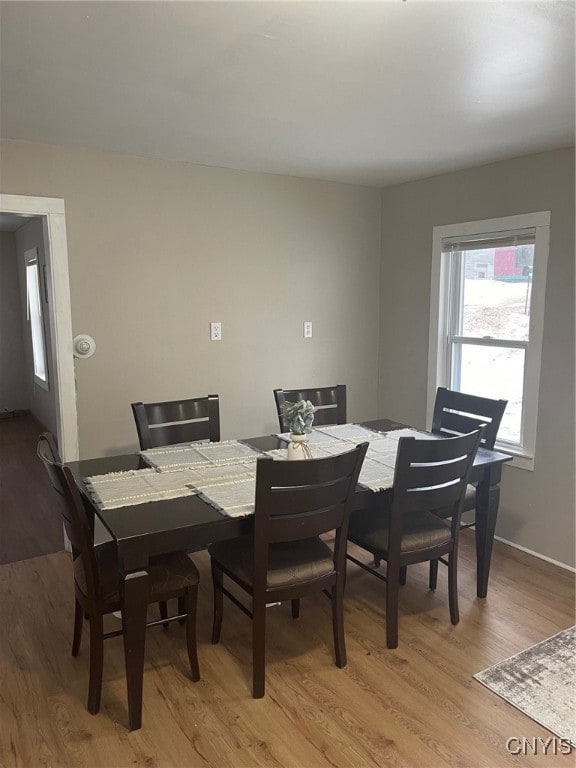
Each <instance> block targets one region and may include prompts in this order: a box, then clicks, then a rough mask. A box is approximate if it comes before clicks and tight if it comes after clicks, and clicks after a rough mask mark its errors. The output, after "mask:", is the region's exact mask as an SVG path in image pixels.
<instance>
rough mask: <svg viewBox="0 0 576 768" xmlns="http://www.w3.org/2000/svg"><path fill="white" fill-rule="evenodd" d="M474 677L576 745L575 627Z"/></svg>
mask: <svg viewBox="0 0 576 768" xmlns="http://www.w3.org/2000/svg"><path fill="white" fill-rule="evenodd" d="M474 677H475V679H476V680H478V681H479V682H480V683H482V684H483V685H485V686H486V687H487V688H489V689H490V690H491V691H493V692H494V693H497V694H498V696H501V697H502V698H503V699H506V701H508V702H509V703H510V704H512V705H513V706H514V707H516V709H519V710H520V711H521V712H524V714H526V715H528V717H531V718H532V720H535V721H536V722H537V723H540V725H543V726H544V728H548V730H549V731H552V733H554V734H555V735H556V736H559V737H560V738H562V739H568V740H569V741H570V742H571V743H572V745H574V746H576V695H575V694H576V627H570V628H569V629H564V630H563V631H562V632H559V633H558V634H557V635H554V636H553V637H549V638H548V639H547V640H543V641H542V642H541V643H538V644H537V645H533V646H532V647H531V648H528V649H527V650H525V651H522V652H521V653H517V654H516V655H515V656H511V657H510V658H509V659H506V660H505V661H501V662H500V663H499V664H495V665H494V666H493V667H489V668H488V669H485V670H484V671H483V672H478V673H477V674H476V675H474ZM528 735H529V734H526V736H528Z"/></svg>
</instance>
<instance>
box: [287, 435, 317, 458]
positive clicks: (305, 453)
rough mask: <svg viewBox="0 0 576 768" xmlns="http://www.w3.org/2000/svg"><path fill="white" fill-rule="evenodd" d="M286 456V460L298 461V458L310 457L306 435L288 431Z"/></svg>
mask: <svg viewBox="0 0 576 768" xmlns="http://www.w3.org/2000/svg"><path fill="white" fill-rule="evenodd" d="M286 458H287V459H288V461H299V460H300V459H311V458H312V452H311V451H310V448H309V446H308V442H307V435H294V434H292V433H290V442H289V443H288V452H287V456H286Z"/></svg>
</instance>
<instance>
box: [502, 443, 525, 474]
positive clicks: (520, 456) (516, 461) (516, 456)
mask: <svg viewBox="0 0 576 768" xmlns="http://www.w3.org/2000/svg"><path fill="white" fill-rule="evenodd" d="M494 450H495V451H500V452H501V453H507V454H508V455H509V456H512V461H509V462H508V463H507V465H506V466H507V467H516V469H526V470H528V471H529V472H533V471H534V456H533V455H532V454H529V453H521V452H520V451H515V450H514V449H511V448H510V447H508V446H506V445H498V442H496V445H495V446H494Z"/></svg>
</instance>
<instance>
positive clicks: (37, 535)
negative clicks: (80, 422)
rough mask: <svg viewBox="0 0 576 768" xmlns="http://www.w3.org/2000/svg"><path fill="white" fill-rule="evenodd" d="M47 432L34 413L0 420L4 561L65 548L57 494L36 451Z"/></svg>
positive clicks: (0, 515) (0, 553)
mask: <svg viewBox="0 0 576 768" xmlns="http://www.w3.org/2000/svg"><path fill="white" fill-rule="evenodd" d="M43 431H44V429H43V427H42V426H41V425H40V424H39V423H38V422H37V421H36V420H35V419H34V418H33V417H32V416H30V415H23V416H15V417H13V418H2V419H0V564H3V563H13V562H15V561H17V560H25V559H27V558H30V557H37V556H38V555H45V554H48V553H50V552H58V551H59V550H61V549H63V548H64V534H63V531H62V518H61V516H60V513H59V509H58V506H57V505H58V503H59V501H58V497H56V500H55V498H54V497H55V494H54V491H53V490H52V486H51V485H50V481H49V479H48V476H47V474H46V470H45V469H44V467H43V466H42V463H41V462H40V460H39V459H38V457H37V456H36V443H37V442H38V436H39V435H40V433H41V432H43Z"/></svg>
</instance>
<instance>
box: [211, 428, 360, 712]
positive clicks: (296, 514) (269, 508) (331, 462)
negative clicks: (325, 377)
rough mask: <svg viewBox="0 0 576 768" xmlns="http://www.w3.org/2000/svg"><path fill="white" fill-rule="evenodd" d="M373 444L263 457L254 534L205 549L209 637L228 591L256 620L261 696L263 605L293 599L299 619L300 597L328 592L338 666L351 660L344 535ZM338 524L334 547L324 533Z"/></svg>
mask: <svg viewBox="0 0 576 768" xmlns="http://www.w3.org/2000/svg"><path fill="white" fill-rule="evenodd" d="M367 448H368V443H362V444H360V445H358V446H356V448H355V449H353V450H351V451H347V452H346V453H342V454H338V455H335V456H330V457H328V458H323V459H307V460H302V461H290V462H289V461H281V460H276V461H275V460H273V459H270V458H264V457H263V458H259V459H258V462H257V469H256V496H255V511H254V530H253V534H252V535H248V536H243V537H241V538H238V539H233V540H231V541H222V542H218V543H216V544H212V545H211V546H210V547H209V548H208V552H209V553H210V561H211V566H212V581H213V585H214V624H213V630H212V642H213V643H218V642H219V640H220V633H221V629H222V617H223V596H224V595H226V597H228V598H229V599H230V600H231V601H232V602H233V603H234V604H235V605H236V606H238V608H240V609H241V610H242V611H243V612H244V613H245V614H246V615H248V616H249V617H250V618H251V619H252V665H253V666H252V677H253V685H252V694H253V697H254V698H255V699H258V698H262V697H263V696H264V689H265V634H266V604H267V603H273V602H284V601H286V600H290V601H291V606H292V616H293V618H298V616H299V613H300V598H301V597H305V596H306V595H308V594H310V593H313V592H315V591H318V590H320V591H323V592H324V593H325V594H327V596H328V597H330V600H331V603H332V630H333V636H334V650H335V657H336V665H337V666H338V667H344V666H346V645H345V639H344V613H343V593H344V582H345V569H346V534H347V530H348V521H349V518H350V511H351V508H352V502H353V499H354V493H355V490H356V483H357V480H358V475H359V473H360V468H361V466H362V462H363V460H364V456H365V455H366V450H367ZM328 531H335V540H334V549H331V548H330V547H329V546H328V545H327V544H326V543H325V542H324V541H323V540H322V539H321V538H320V535H321V534H323V533H326V532H328ZM224 575H226V577H227V578H229V579H231V580H232V581H233V582H235V583H236V584H237V585H238V586H239V587H240V588H241V589H243V590H244V591H245V592H246V593H247V594H248V595H249V596H250V597H251V607H247V606H246V605H245V604H244V603H243V602H242V601H241V600H239V599H238V598H237V597H236V596H235V595H233V594H232V593H231V592H230V591H229V590H228V588H227V586H225V585H224Z"/></svg>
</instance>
